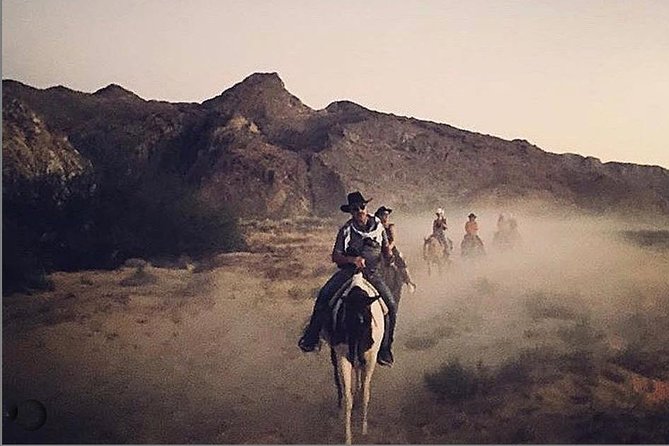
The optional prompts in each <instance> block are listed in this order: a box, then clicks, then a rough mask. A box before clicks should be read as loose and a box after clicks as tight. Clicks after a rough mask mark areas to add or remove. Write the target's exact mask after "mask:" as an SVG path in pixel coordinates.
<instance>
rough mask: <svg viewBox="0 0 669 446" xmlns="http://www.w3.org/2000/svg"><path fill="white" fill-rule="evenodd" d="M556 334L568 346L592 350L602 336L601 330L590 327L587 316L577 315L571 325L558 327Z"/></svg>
mask: <svg viewBox="0 0 669 446" xmlns="http://www.w3.org/2000/svg"><path fill="white" fill-rule="evenodd" d="M557 335H558V337H559V338H560V339H562V340H563V341H564V342H565V343H566V344H567V345H568V346H569V347H570V348H573V349H576V350H587V351H590V350H592V349H593V347H595V345H596V344H598V343H599V342H600V341H601V340H602V339H603V337H604V335H603V333H601V331H599V330H595V329H594V328H593V327H592V324H591V323H590V318H589V317H587V316H582V317H579V318H578V320H577V321H576V323H575V324H573V325H570V326H566V327H560V328H559V329H558V331H557Z"/></svg>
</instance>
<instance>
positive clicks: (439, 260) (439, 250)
mask: <svg viewBox="0 0 669 446" xmlns="http://www.w3.org/2000/svg"><path fill="white" fill-rule="evenodd" d="M450 253H451V246H450V244H449V243H448V241H447V243H446V247H445V248H444V246H442V245H441V243H439V240H438V239H437V237H435V236H433V235H431V236H429V237H427V238H426V239H425V241H424V242H423V260H425V262H426V263H427V274H428V276H429V275H430V274H432V267H433V266H436V267H437V269H438V270H439V274H441V273H443V271H444V266H447V265H448V264H449V263H450V262H451V259H450Z"/></svg>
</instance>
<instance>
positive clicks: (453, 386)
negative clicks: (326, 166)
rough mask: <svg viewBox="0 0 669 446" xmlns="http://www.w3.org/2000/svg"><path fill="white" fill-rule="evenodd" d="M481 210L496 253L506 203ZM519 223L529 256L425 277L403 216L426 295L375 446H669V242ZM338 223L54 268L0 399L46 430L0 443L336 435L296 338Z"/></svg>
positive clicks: (388, 390) (614, 229)
mask: <svg viewBox="0 0 669 446" xmlns="http://www.w3.org/2000/svg"><path fill="white" fill-rule="evenodd" d="M460 214H461V215H466V211H461V212H460ZM458 215H459V214H458V211H453V212H452V213H451V215H449V217H450V221H451V231H452V233H451V237H452V238H453V240H454V242H457V241H458V237H459V236H460V237H461V235H462V234H459V231H460V230H459V229H458V228H457V227H458V225H457V221H458V220H457V216H458ZM479 215H480V217H479V219H480V221H481V227H482V230H481V237H482V238H483V240H484V242H486V243H488V242H489V241H490V240H491V239H492V232H493V230H494V225H493V224H492V223H491V222H493V221H495V220H494V217H496V210H488V211H486V210H485V209H484V210H482V211H480V212H479ZM518 215H519V225H520V226H519V227H520V231H521V235H522V236H523V241H524V243H523V246H522V248H521V249H519V250H516V251H511V252H507V251H505V252H497V251H495V250H494V249H492V247H490V249H489V251H488V254H487V255H486V257H485V258H482V259H480V260H478V261H474V262H472V261H467V262H465V261H464V260H463V259H461V258H460V257H459V256H457V255H455V256H454V259H453V260H454V261H453V264H452V265H451V267H450V268H449V269H448V270H447V271H446V272H445V273H444V274H443V275H441V276H437V275H431V276H428V275H427V270H426V266H425V265H424V264H423V263H422V261H421V258H420V249H421V247H422V240H423V237H424V236H425V233H426V232H427V231H429V229H430V226H429V225H430V221H431V220H430V216H429V215H427V214H425V215H415V216H403V215H402V214H401V212H399V211H398V212H397V217H396V219H395V221H396V222H397V224H398V229H399V230H400V232H399V234H400V237H401V239H400V240H401V246H400V247H401V248H402V251H403V252H404V253H405V255H406V257H407V260H408V262H409V265H410V268H411V270H412V273H413V275H414V278H415V279H416V281H417V283H418V289H417V291H416V293H414V294H409V293H405V295H404V297H403V300H402V303H401V306H400V310H399V318H398V329H397V334H396V337H397V339H396V345H395V357H396V364H395V365H394V366H393V367H392V368H391V369H386V368H380V369H379V370H378V371H377V372H376V373H377V376H376V378H375V382H374V383H373V389H372V402H371V409H370V410H371V411H370V434H369V436H368V437H367V438H365V439H364V441H365V442H368V443H400V444H401V443H424V444H428V443H430V444H431V443H434V444H444V443H458V444H462V443H478V444H485V443H495V444H500V443H666V442H667V441H668V440H669V422H668V420H669V412H668V411H667V410H668V409H667V408H668V407H669V406H668V404H669V374H668V373H669V372H668V370H669V349H668V348H667V345H669V338H668V337H667V336H668V334H667V333H666V327H667V326H668V325H669V319H668V317H669V316H667V315H668V314H669V283H667V279H666V278H667V272H668V271H669V251H667V250H666V249H665V248H664V246H665V245H664V244H663V243H664V241H665V240H666V239H665V238H664V236H663V235H662V234H663V232H662V231H663V230H662V229H660V231H659V232H658V234H659V235H657V234H656V233H654V232H653V233H652V234H651V233H650V232H648V233H644V236H643V237H642V239H637V238H636V237H635V236H632V237H630V236H629V235H628V234H629V231H635V232H634V233H637V232H636V231H652V229H650V228H639V229H635V228H630V227H629V225H628V224H627V223H625V222H618V221H613V220H604V219H599V218H591V217H587V218H583V217H578V216H574V215H570V216H568V217H567V216H563V217H561V218H545V217H540V216H537V215H533V216H531V215H529V214H525V215H523V214H518ZM340 223H341V221H338V220H336V219H333V220H324V219H318V218H313V217H307V218H301V219H277V220H271V219H268V220H242V221H240V222H239V230H240V233H241V234H243V237H244V243H245V246H246V248H245V249H244V250H243V251H237V252H229V253H218V254H212V255H209V256H206V257H202V258H197V257H193V258H183V259H181V260H179V259H177V260H176V261H172V262H168V261H161V262H154V261H151V260H148V259H140V258H133V259H129V260H126V261H124V262H122V263H120V264H119V265H118V266H117V267H115V268H111V269H107V270H78V271H69V272H68V271H59V272H52V273H49V274H47V275H46V277H47V279H48V280H49V281H50V282H51V284H52V286H51V288H50V289H47V290H45V291H43V292H40V293H34V294H32V295H28V294H25V293H15V294H12V295H9V296H6V297H5V298H4V299H3V355H4V357H3V359H4V361H3V363H4V370H3V374H4V378H3V395H4V396H3V398H4V400H5V402H6V403H7V404H10V405H11V404H18V403H20V402H22V401H25V400H28V399H35V400H39V401H40V402H42V403H43V404H44V406H45V407H46V409H47V413H48V417H49V418H48V421H47V423H46V424H45V425H44V426H43V427H42V428H41V429H38V430H36V431H26V430H24V429H21V427H20V426H18V425H17V424H16V423H11V422H10V423H8V422H6V423H4V424H3V430H4V436H3V439H4V440H5V441H6V442H10V443H11V442H29V443H48V442H53V441H56V440H57V441H59V442H68V443H126V442H127V443H255V444H277V443H280V444H290V443H292V444H296V443H297V444H302V443H333V444H336V443H341V441H342V437H341V426H340V422H339V420H338V418H337V411H336V407H335V402H336V395H335V391H334V386H333V384H332V381H331V380H332V375H331V368H330V363H329V352H328V351H327V349H324V350H322V351H321V352H320V353H317V354H309V355H306V354H302V353H301V352H300V351H299V349H298V348H297V346H296V341H297V338H298V337H299V334H300V330H301V329H302V327H303V326H304V323H305V322H306V320H307V318H308V316H309V314H310V312H311V307H312V305H313V299H314V297H315V295H316V293H317V292H318V290H319V288H320V286H321V285H322V284H323V283H324V282H325V280H327V278H328V277H329V275H330V274H331V273H332V272H333V271H334V267H333V265H332V263H331V262H330V260H329V255H330V250H331V247H332V243H333V241H334V233H335V231H336V229H337V226H338V224H340ZM463 223H464V220H463ZM462 233H464V231H462ZM649 238H650V239H652V240H653V243H652V244H651V245H649V244H648V243H646V240H648V239H649ZM82 425H85V426H86V428H85V429H82V428H81V426H82Z"/></svg>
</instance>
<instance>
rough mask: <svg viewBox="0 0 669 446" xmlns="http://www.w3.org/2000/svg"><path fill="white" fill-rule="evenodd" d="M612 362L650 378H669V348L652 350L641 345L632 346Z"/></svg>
mask: <svg viewBox="0 0 669 446" xmlns="http://www.w3.org/2000/svg"><path fill="white" fill-rule="evenodd" d="M612 362H613V363H614V364H617V365H619V366H621V367H624V368H626V369H628V370H631V371H633V372H636V373H639V374H641V375H644V376H647V377H649V378H659V379H667V378H668V377H669V373H668V372H667V370H669V348H666V347H665V348H664V349H651V348H648V347H646V346H644V345H640V344H630V345H628V346H627V347H626V348H625V349H624V350H623V351H621V352H620V353H618V354H617V355H616V356H615V357H614V358H613V359H612Z"/></svg>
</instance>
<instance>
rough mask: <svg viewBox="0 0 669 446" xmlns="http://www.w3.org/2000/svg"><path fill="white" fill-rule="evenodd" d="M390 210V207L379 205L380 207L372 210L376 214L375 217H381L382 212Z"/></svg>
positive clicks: (389, 211)
mask: <svg viewBox="0 0 669 446" xmlns="http://www.w3.org/2000/svg"><path fill="white" fill-rule="evenodd" d="M392 211H393V210H392V209H390V208H387V207H385V206H381V207H380V208H378V209H377V210H376V212H374V215H375V216H377V217H381V216H382V215H383V214H384V213H386V212H387V213H388V214H390V213H391V212H392Z"/></svg>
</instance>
